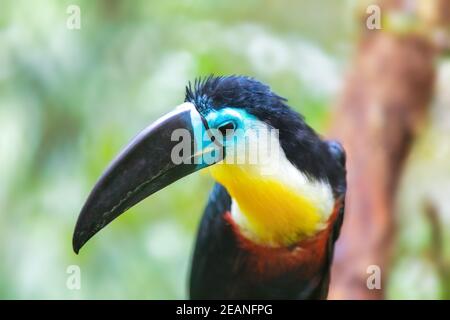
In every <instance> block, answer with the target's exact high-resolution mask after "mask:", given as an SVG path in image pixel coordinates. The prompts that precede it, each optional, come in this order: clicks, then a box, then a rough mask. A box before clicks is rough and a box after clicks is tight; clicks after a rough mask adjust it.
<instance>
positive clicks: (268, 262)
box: [224, 201, 342, 278]
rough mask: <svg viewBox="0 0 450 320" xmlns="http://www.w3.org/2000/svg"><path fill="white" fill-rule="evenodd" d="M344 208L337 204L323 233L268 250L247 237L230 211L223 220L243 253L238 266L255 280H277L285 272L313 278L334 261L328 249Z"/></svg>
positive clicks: (339, 202)
mask: <svg viewBox="0 0 450 320" xmlns="http://www.w3.org/2000/svg"><path fill="white" fill-rule="evenodd" d="M341 206H342V201H337V202H336V205H335V207H334V210H333V213H332V215H331V216H330V218H329V220H328V224H327V227H326V228H325V229H324V230H322V231H320V232H318V233H317V234H316V235H315V236H313V237H311V238H309V239H306V240H302V241H301V242H299V243H298V244H296V245H293V246H290V247H280V248H272V247H265V246H262V245H259V244H256V243H254V242H252V241H250V240H249V239H247V238H246V237H244V236H243V235H242V234H241V232H240V231H239V227H238V226H237V225H236V223H235V222H234V221H233V219H232V217H231V213H230V212H227V213H226V214H225V216H224V218H225V220H226V221H227V223H228V224H229V225H230V227H231V228H232V230H233V233H234V235H235V237H236V238H237V242H238V245H239V247H240V250H241V252H242V256H241V257H239V259H238V261H239V266H236V267H239V268H242V269H244V270H242V271H246V273H248V274H252V275H253V276H254V277H256V278H260V277H264V278H267V277H269V278H276V277H277V276H279V275H283V274H286V273H296V274H298V275H300V276H302V277H309V276H311V277H312V276H314V275H315V274H317V273H318V272H321V271H322V270H323V267H324V265H325V264H326V263H327V261H328V259H330V258H331V257H328V255H329V254H330V252H329V247H328V246H329V241H330V237H331V236H332V232H333V226H334V223H335V222H336V219H337V217H338V215H339V212H340V209H341Z"/></svg>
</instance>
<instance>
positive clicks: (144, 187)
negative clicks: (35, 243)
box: [73, 103, 219, 253]
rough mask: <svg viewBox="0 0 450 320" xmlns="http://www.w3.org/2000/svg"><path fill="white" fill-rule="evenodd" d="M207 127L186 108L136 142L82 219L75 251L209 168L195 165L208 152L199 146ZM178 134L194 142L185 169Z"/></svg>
mask: <svg viewBox="0 0 450 320" xmlns="http://www.w3.org/2000/svg"><path fill="white" fill-rule="evenodd" d="M203 123H204V121H203V119H202V117H201V116H200V114H199V113H198V112H197V111H196V110H195V108H194V107H193V105H192V104H190V103H185V104H183V105H182V106H180V107H179V108H177V109H176V110H175V111H174V112H172V113H170V114H168V115H166V116H165V117H163V118H161V119H159V120H158V121H156V122H155V123H154V124H152V125H151V126H149V127H148V128H146V129H145V130H144V131H142V132H141V133H140V134H139V135H138V136H137V137H136V138H134V139H133V140H132V141H131V142H130V143H129V144H128V146H126V147H125V148H124V150H123V151H122V152H121V153H120V154H119V155H118V156H117V158H116V159H115V160H114V161H113V162H112V163H111V164H110V165H109V167H108V169H107V170H106V171H105V172H104V173H103V175H102V176H101V177H100V179H99V180H98V182H97V184H96V185H95V187H94V189H93V190H92V191H91V193H90V195H89V197H88V199H87V201H86V203H85V204H84V206H83V209H82V210H81V213H80V215H79V217H78V221H77V224H76V227H75V232H74V235H73V250H74V251H75V252H76V253H78V251H79V250H80V248H81V247H82V246H83V245H84V244H85V243H86V242H87V241H88V240H89V239H90V238H91V237H92V236H94V235H95V234H96V233H97V232H98V231H99V230H101V229H102V228H103V227H105V226H106V225H107V224H108V223H110V222H111V221H112V220H114V219H115V218H117V217H118V216H119V215H120V214H122V213H123V212H125V211H126V210H128V209H129V208H131V207H132V206H134V205H135V204H137V203H138V202H140V201H141V200H143V199H144V198H146V197H148V196H149V195H151V194H153V193H155V192H156V191H158V190H161V189H162V188H164V187H166V186H167V185H169V184H171V183H172V182H174V181H176V180H178V179H180V178H182V177H184V176H186V175H188V174H191V173H193V172H194V171H197V170H198V169H201V168H203V167H206V166H207V165H206V164H204V163H200V164H199V161H196V159H195V157H198V156H199V153H201V151H202V149H198V146H196V143H194V141H195V140H196V139H197V140H198V135H199V134H203V132H204V129H205V127H204V125H203ZM177 129H182V130H183V129H184V132H185V133H189V134H190V137H191V140H190V141H189V143H191V144H192V145H191V148H190V150H191V152H186V153H187V154H183V155H182V157H183V161H182V163H179V162H180V161H179V159H175V161H174V159H173V157H174V152H173V150H174V147H175V146H176V145H178V146H179V143H180V141H179V140H178V139H175V141H172V140H174V139H173V136H172V134H173V132H174V131H175V130H177ZM199 129H200V130H199ZM178 132H180V131H178ZM187 150H189V148H188V149H187ZM199 150H200V152H199ZM175 154H177V153H175ZM218 161H219V160H218ZM211 164H212V163H211Z"/></svg>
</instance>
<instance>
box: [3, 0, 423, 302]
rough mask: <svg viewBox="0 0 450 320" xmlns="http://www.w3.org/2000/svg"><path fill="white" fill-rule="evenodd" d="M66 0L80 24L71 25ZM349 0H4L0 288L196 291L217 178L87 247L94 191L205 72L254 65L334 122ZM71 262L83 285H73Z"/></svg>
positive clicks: (84, 294)
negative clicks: (193, 273) (81, 222)
mask: <svg viewBox="0 0 450 320" xmlns="http://www.w3.org/2000/svg"><path fill="white" fill-rule="evenodd" d="M70 4H76V5H79V6H80V8H81V29H80V30H69V29H68V28H67V27H66V19H67V18H68V14H67V13H66V10H67V7H68V5H70ZM354 5H355V1H342V0H334V1H329V0H326V1H325V0H324V1H316V0H302V1H298V0H291V1H275V0H264V1H256V0H248V1H247V0H246V1H239V2H234V1H224V0H220V1H207V0H198V1H196V0H176V1H147V0H135V1H117V0H110V1H106V0H103V1H100V0H99V1H88V0H85V1H81V0H80V1H75V0H72V1H65V0H63V1H58V0H37V1H33V2H30V1H26V0H0V243H1V247H0V261H1V263H0V298H9V299H11V298H12V299H16V298H31V299H36V298H66V299H72V298H97V299H98V298H113V299H116V298H128V299H142V298H160V299H161V298H185V297H186V296H187V295H186V294H187V290H186V288H187V278H188V277H187V275H188V270H189V261H190V255H191V249H192V246H193V242H194V239H195V232H196V228H197V225H198V222H199V219H200V215H201V213H202V210H203V206H204V204H205V202H206V199H207V195H208V190H209V189H210V187H211V186H212V184H213V181H212V180H211V178H210V177H208V176H207V175H205V174H196V175H192V176H189V177H186V178H185V179H184V180H183V181H180V182H178V183H176V184H173V185H171V186H169V187H167V188H166V189H165V190H163V191H161V192H159V193H157V194H155V195H153V196H152V197H150V198H149V199H147V200H145V201H143V202H142V203H141V204H139V205H138V206H136V207H134V208H133V209H131V210H129V212H128V213H126V214H125V215H123V216H121V217H120V218H119V219H117V221H115V222H113V223H112V224H111V225H110V227H108V228H106V229H105V230H103V231H102V232H101V233H100V234H99V235H97V236H96V237H95V238H94V239H92V241H91V242H89V244H88V245H87V246H86V247H85V248H83V250H82V252H81V254H80V255H79V256H76V255H75V254H74V253H73V251H72V248H71V237H72V231H73V228H74V225H75V222H76V218H77V216H78V213H79V210H80V208H81V206H82V204H83V202H84V200H85V198H86V196H87V194H88V192H89V191H90V189H91V187H92V186H93V184H94V183H95V181H96V179H97V178H98V177H99V175H100V174H101V172H102V171H103V169H104V168H105V167H106V165H107V164H108V163H109V161H110V160H111V159H112V158H113V157H114V156H115V154H116V153H117V152H118V151H119V150H120V149H121V147H123V146H124V145H125V144H126V143H127V141H129V140H130V138H131V137H133V136H134V135H135V134H136V133H137V132H138V131H139V130H141V129H142V128H144V127H145V126H146V125H148V124H149V123H151V122H152V121H153V120H155V119H157V118H158V117H159V116H161V115H162V114H164V113H165V112H167V111H169V110H171V109H172V108H173V107H174V106H176V105H178V104H179V103H181V102H182V101H183V99H184V87H185V85H186V84H187V82H188V81H189V80H193V79H194V78H195V77H198V76H205V75H209V74H216V75H228V74H246V75H250V76H254V77H256V78H257V79H260V80H261V81H264V82H266V83H268V84H270V85H271V86H272V88H273V89H274V90H275V91H276V92H277V93H279V94H280V95H282V96H284V97H286V98H288V99H289V103H290V105H292V106H293V107H294V108H296V109H297V110H298V111H299V112H301V113H302V114H303V115H304V116H305V117H306V120H307V121H308V123H310V124H311V125H312V126H313V127H314V128H316V129H317V130H318V131H320V132H324V130H325V128H326V125H327V121H328V120H327V116H328V114H329V106H330V105H332V99H333V98H334V96H335V94H336V92H337V91H338V89H339V86H340V84H341V83H342V79H343V70H345V65H344V64H345V62H346V61H348V60H349V57H350V54H351V49H352V44H353V43H354V42H355V25H354V23H353V20H354V19H353V16H352V12H353V7H354ZM412 237H415V236H414V235H412ZM72 264H75V265H79V266H80V268H81V276H82V288H81V290H78V291H77V290H75V291H72V290H68V289H67V288H66V279H67V276H68V275H67V273H66V270H67V267H68V266H69V265H72ZM400 283H401V282H400ZM400 287H401V286H400ZM392 292H393V293H392V296H393V297H401V296H402V290H401V288H400V289H398V290H397V289H395V287H394V289H393V290H392Z"/></svg>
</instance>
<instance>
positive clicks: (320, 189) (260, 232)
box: [209, 163, 333, 247]
mask: <svg viewBox="0 0 450 320" xmlns="http://www.w3.org/2000/svg"><path fill="white" fill-rule="evenodd" d="M289 165H290V166H291V164H289ZM290 170H291V171H290V172H284V178H283V177H280V175H278V176H277V175H263V174H261V170H260V168H258V166H256V165H249V164H245V165H237V164H225V163H220V164H217V165H214V166H212V167H210V168H209V171H210V173H211V174H212V176H213V178H214V179H215V180H216V181H218V182H219V183H221V184H222V185H223V186H224V187H225V188H226V189H227V191H228V193H229V194H230V195H231V197H232V198H233V208H232V217H233V220H234V221H235V222H236V224H237V225H238V226H239V228H240V231H241V232H242V234H243V235H244V236H246V237H247V238H249V239H251V240H252V241H254V242H256V243H259V244H262V245H266V246H271V247H277V246H287V245H291V244H294V243H297V242H299V241H301V240H302V239H305V238H308V237H310V236H312V235H314V234H315V233H317V232H318V231H320V230H322V229H323V228H324V226H325V224H326V220H327V219H328V217H329V214H330V213H331V207H332V201H333V199H332V195H331V190H330V189H329V186H328V185H322V184H320V185H319V184H317V183H314V182H310V181H307V179H306V178H304V176H302V177H303V179H304V182H303V184H304V185H303V189H304V190H305V192H302V188H301V187H298V186H297V185H294V184H288V183H286V182H285V181H286V179H297V180H295V181H296V182H297V181H298V180H301V179H300V178H298V177H297V176H290V175H291V173H292V170H295V171H296V173H295V172H294V173H295V174H297V175H301V173H300V172H299V171H298V170H297V169H295V168H294V167H293V166H292V168H291V169H290ZM307 184H310V185H307ZM330 202H331V203H330ZM328 211H329V212H328Z"/></svg>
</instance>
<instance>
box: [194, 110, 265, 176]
mask: <svg viewBox="0 0 450 320" xmlns="http://www.w3.org/2000/svg"><path fill="white" fill-rule="evenodd" d="M204 118H205V120H206V122H207V123H208V126H209V128H210V129H217V128H219V127H220V126H221V125H223V124H225V123H228V122H230V121H232V122H233V123H234V125H235V129H242V130H245V128H246V123H248V122H249V121H254V120H257V118H256V117H255V116H253V115H251V114H249V113H247V112H246V111H245V110H243V109H235V108H230V107H227V108H222V109H219V110H211V111H210V112H209V113H208V114H207V115H206V116H205V117H204ZM191 122H192V127H193V129H194V141H195V148H196V153H200V152H201V151H202V150H205V149H206V148H208V147H210V146H213V144H214V142H212V141H211V139H210V138H209V137H208V134H207V132H206V128H205V126H204V124H203V122H202V119H201V117H200V115H199V114H198V113H197V112H191ZM238 140H239V138H238ZM230 141H231V142H233V141H234V142H236V139H231V140H230ZM226 142H227V140H224V144H225V143H226ZM213 152H214V151H213ZM213 152H210V153H208V154H206V155H204V157H210V159H211V157H215V156H218V155H215V154H214V153H213ZM204 157H202V159H201V160H200V163H198V164H197V165H198V169H201V168H205V167H207V166H208V163H206V162H205V161H204ZM209 164H212V163H209Z"/></svg>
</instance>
